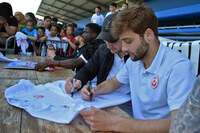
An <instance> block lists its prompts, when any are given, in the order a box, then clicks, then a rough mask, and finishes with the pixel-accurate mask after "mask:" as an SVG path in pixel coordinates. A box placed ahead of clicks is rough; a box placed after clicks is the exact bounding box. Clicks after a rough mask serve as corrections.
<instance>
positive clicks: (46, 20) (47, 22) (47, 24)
mask: <svg viewBox="0 0 200 133" xmlns="http://www.w3.org/2000/svg"><path fill="white" fill-rule="evenodd" d="M50 25H51V17H50V16H45V17H44V28H45V34H46V36H49V35H50V31H49V29H50Z"/></svg>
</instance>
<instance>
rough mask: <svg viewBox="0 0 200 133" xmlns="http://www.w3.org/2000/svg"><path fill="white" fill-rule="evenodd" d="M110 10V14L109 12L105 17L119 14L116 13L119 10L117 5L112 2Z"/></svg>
mask: <svg viewBox="0 0 200 133" xmlns="http://www.w3.org/2000/svg"><path fill="white" fill-rule="evenodd" d="M109 10H110V12H108V13H107V14H106V16H105V17H107V16H108V15H110V14H114V13H115V12H117V11H116V10H117V4H116V3H114V2H112V3H111V4H110V5H109Z"/></svg>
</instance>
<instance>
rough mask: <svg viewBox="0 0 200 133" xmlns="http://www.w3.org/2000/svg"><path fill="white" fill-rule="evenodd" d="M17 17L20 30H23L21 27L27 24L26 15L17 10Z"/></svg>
mask: <svg viewBox="0 0 200 133" xmlns="http://www.w3.org/2000/svg"><path fill="white" fill-rule="evenodd" d="M15 18H16V19H17V22H18V31H20V30H21V27H22V26H23V27H24V25H25V17H24V14H23V13H22V12H19V11H18V12H15Z"/></svg>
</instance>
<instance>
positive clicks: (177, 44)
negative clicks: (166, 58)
mask: <svg viewBox="0 0 200 133" xmlns="http://www.w3.org/2000/svg"><path fill="white" fill-rule="evenodd" d="M161 42H162V43H163V44H164V45H165V46H167V47H169V48H171V49H174V50H177V51H179V52H181V53H183V54H184V55H185V56H186V57H188V58H189V59H190V61H191V62H192V64H193V66H194V70H195V74H196V76H198V75H199V74H200V58H199V56H200V40H197V41H187V42H183V41H173V40H169V41H168V40H166V41H161Z"/></svg>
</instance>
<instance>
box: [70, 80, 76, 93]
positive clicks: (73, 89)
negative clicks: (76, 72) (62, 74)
mask: <svg viewBox="0 0 200 133" xmlns="http://www.w3.org/2000/svg"><path fill="white" fill-rule="evenodd" d="M75 82H76V79H75V78H73V79H72V89H71V97H73V96H74V91H75V88H74V84H75Z"/></svg>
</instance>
